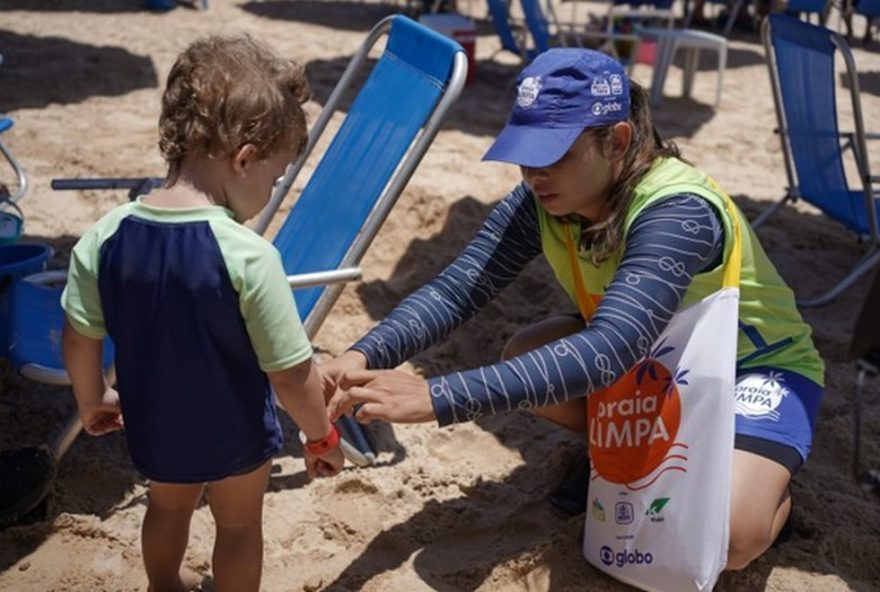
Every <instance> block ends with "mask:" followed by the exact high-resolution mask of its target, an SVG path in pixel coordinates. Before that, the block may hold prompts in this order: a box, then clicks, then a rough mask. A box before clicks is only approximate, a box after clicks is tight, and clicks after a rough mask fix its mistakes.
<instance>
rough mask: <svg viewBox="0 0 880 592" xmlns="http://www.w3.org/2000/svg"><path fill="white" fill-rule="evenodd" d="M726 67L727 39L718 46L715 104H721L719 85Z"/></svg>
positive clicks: (722, 82)
mask: <svg viewBox="0 0 880 592" xmlns="http://www.w3.org/2000/svg"><path fill="white" fill-rule="evenodd" d="M726 68H727V41H725V42H724V45H722V46H721V47H719V48H718V83H717V84H718V87H717V88H716V89H715V105H716V106H718V105H720V104H721V87H722V86H723V84H724V70H725V69H726Z"/></svg>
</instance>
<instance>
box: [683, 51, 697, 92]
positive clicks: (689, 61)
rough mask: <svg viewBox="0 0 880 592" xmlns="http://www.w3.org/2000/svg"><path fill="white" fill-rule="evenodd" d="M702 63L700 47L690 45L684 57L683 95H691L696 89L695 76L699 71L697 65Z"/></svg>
mask: <svg viewBox="0 0 880 592" xmlns="http://www.w3.org/2000/svg"><path fill="white" fill-rule="evenodd" d="M699 63H700V48H699V47H688V48H687V49H686V50H685V57H684V75H683V76H682V84H681V95H682V96H683V97H689V96H691V93H692V92H693V90H694V76H695V75H696V72H697V66H698V65H699Z"/></svg>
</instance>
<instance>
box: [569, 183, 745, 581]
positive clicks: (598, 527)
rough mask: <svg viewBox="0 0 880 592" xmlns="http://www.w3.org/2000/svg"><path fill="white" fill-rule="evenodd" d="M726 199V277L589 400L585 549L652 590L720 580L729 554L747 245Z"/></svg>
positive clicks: (598, 562) (590, 557)
mask: <svg viewBox="0 0 880 592" xmlns="http://www.w3.org/2000/svg"><path fill="white" fill-rule="evenodd" d="M727 208H728V212H729V213H730V214H731V217H732V219H733V220H734V234H735V237H734V248H733V250H732V253H731V256H730V258H729V261H728V263H727V268H726V269H725V273H724V282H723V286H724V287H723V288H722V289H721V290H719V291H718V292H715V293H714V294H711V295H710V296H708V297H706V298H705V299H703V300H701V301H700V302H697V303H695V304H693V305H691V306H689V307H688V308H686V309H684V310H682V311H679V312H678V313H676V315H675V316H674V317H673V318H672V321H671V322H670V323H669V325H668V326H667V328H666V330H665V331H664V332H663V333H662V334H661V335H660V337H659V338H658V340H657V342H656V344H655V345H654V347H653V349H652V351H651V352H650V353H649V355H647V356H646V357H645V358H644V359H643V360H642V361H640V362H639V363H638V364H637V365H636V366H635V368H633V369H632V370H631V371H630V372H628V373H627V374H626V375H624V376H622V377H621V378H620V379H618V380H617V381H616V382H615V383H614V384H612V385H611V386H609V387H607V388H605V389H603V390H601V391H597V392H594V393H592V394H591V395H589V398H588V402H587V407H588V416H587V417H588V422H589V435H590V436H589V448H590V459H591V463H592V474H591V481H590V487H589V498H588V500H587V512H586V524H585V532H584V546H583V552H584V557H585V558H586V559H587V561H588V562H589V563H591V564H592V565H594V566H595V567H597V568H599V569H600V570H602V571H604V572H606V573H608V574H610V575H611V576H613V577H615V578H617V579H619V580H621V581H623V582H626V583H628V584H631V585H633V586H637V587H639V588H642V589H644V590H652V591H657V592H685V591H689V590H700V591H702V590H710V589H711V588H712V587H713V586H714V585H715V582H716V580H717V579H718V575H719V574H720V573H721V571H722V570H723V569H724V566H725V563H726V561H727V547H728V541H729V513H730V480H731V466H732V460H733V436H734V431H733V428H734V397H733V393H734V383H735V364H736V342H737V318H738V308H739V288H738V286H739V274H740V266H741V257H742V255H741V250H740V244H741V242H740V231H739V227H738V226H737V225H736V224H737V223H736V214H735V212H734V211H733V208H732V205H731V204H730V202H729V198H727ZM576 269H577V268H576ZM576 275H577V274H576ZM578 279H580V283H581V284H582V283H583V280H582V278H577V277H576V282H575V283H576V284H577V283H578V281H577V280H578ZM578 300H579V301H580V300H581V299H580V298H579V299H578Z"/></svg>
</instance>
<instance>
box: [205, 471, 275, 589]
mask: <svg viewBox="0 0 880 592" xmlns="http://www.w3.org/2000/svg"><path fill="white" fill-rule="evenodd" d="M271 467H272V463H271V462H270V461H266V462H265V463H264V464H263V465H261V466H260V467H259V468H258V469H255V470H253V471H251V472H250V473H246V474H244V475H236V476H234V477H227V478H226V479H223V480H221V481H214V482H213V483H209V484H208V503H209V504H210V506H211V513H212V514H214V520H215V522H216V523H217V540H216V541H215V542H214V557H213V564H214V585H215V590H216V592H248V591H253V592H257V591H258V590H259V589H260V577H261V576H262V572H263V494H264V493H265V492H266V484H267V483H268V481H269V470H270V468H271Z"/></svg>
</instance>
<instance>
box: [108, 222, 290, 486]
mask: <svg viewBox="0 0 880 592" xmlns="http://www.w3.org/2000/svg"><path fill="white" fill-rule="evenodd" d="M98 289H99V292H100V296H101V304H102V309H103V311H104V317H105V321H106V326H107V332H108V334H109V335H110V337H111V339H112V340H113V342H114V345H115V346H116V368H117V376H118V390H119V394H120V400H121V404H122V412H123V418H124V420H125V430H126V436H127V440H128V446H129V450H130V452H131V456H132V459H133V460H134V463H135V465H136V466H137V467H138V469H139V470H140V471H141V472H142V473H143V474H144V475H145V476H146V477H148V478H150V479H155V480H157V481H165V482H172V483H195V482H204V481H213V480H217V479H221V478H224V477H227V476H229V475H233V474H237V473H240V472H242V471H245V470H248V469H250V468H253V467H255V466H257V465H258V464H260V463H261V462H262V461H265V460H267V459H268V458H271V457H272V456H273V455H274V454H275V453H277V452H278V450H279V449H280V448H281V441H282V439H281V431H280V428H279V426H278V420H277V417H276V414H275V405H274V398H273V395H272V392H271V389H270V387H269V383H268V379H267V377H266V375H265V373H264V372H263V371H262V370H261V369H260V367H259V365H258V361H257V356H256V354H255V353H254V350H253V346H252V345H251V341H250V339H249V337H248V333H247V329H246V327H245V322H244V319H243V318H242V316H241V312H240V308H239V297H238V294H237V292H236V291H235V289H234V288H233V286H232V282H231V281H230V278H229V272H228V271H227V268H226V264H225V262H224V259H223V254H222V252H221V248H220V245H219V244H218V242H217V239H216V237H215V236H214V234H213V232H212V230H211V227H210V225H209V223H208V222H207V221H204V222H185V223H160V222H155V221H150V220H144V219H141V218H137V217H134V216H129V217H127V218H125V219H124V220H123V221H122V222H121V224H120V226H119V228H118V230H117V231H116V233H115V234H114V235H113V236H111V237H110V238H108V239H107V240H106V241H105V242H104V244H103V245H101V250H100V263H99V269H98Z"/></svg>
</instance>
